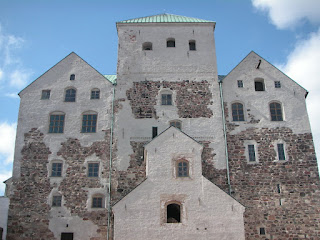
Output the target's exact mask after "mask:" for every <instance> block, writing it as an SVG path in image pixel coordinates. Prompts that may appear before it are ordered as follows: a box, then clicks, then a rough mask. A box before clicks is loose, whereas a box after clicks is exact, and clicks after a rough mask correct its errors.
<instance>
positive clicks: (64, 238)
mask: <svg viewBox="0 0 320 240" xmlns="http://www.w3.org/2000/svg"><path fill="white" fill-rule="evenodd" d="M61 240H73V233H61Z"/></svg>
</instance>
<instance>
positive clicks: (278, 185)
mask: <svg viewBox="0 0 320 240" xmlns="http://www.w3.org/2000/svg"><path fill="white" fill-rule="evenodd" d="M277 191H278V193H281V186H280V184H277Z"/></svg>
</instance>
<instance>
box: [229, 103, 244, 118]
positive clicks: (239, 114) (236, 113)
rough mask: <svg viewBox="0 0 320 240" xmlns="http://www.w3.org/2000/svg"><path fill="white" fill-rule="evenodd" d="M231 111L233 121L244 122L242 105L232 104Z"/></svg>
mask: <svg viewBox="0 0 320 240" xmlns="http://www.w3.org/2000/svg"><path fill="white" fill-rule="evenodd" d="M231 109H232V120H233V121H244V113H243V105H242V104H241V103H233V104H232V105H231Z"/></svg>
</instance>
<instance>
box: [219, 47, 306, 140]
mask: <svg viewBox="0 0 320 240" xmlns="http://www.w3.org/2000/svg"><path fill="white" fill-rule="evenodd" d="M259 60H261V64H260V66H259V68H258V69H257V68H256V66H257V64H258V62H259ZM255 78H263V79H264V83H265V91H255V88H254V79H255ZM237 80H242V81H243V88H238V86H237ZM274 81H280V82H281V88H275V87H274ZM305 94H306V90H305V89H303V88H302V87H301V86H299V85H298V84H297V83H295V82H294V81H293V80H291V79H290V78H289V77H287V76H286V75H285V74H284V73H282V72H281V71H280V70H278V69H277V68H276V67H274V66H273V65H271V64H270V63H268V62H267V61H266V60H264V59H263V58H261V57H260V56H259V55H257V54H256V53H254V52H251V53H250V54H249V55H248V56H247V57H246V58H245V59H244V60H243V61H242V62H241V63H240V64H239V65H238V66H236V67H235V68H234V69H233V70H232V71H231V72H230V73H229V74H228V75H227V76H226V77H225V78H224V79H223V95H224V102H227V106H228V111H229V121H230V122H233V121H232V113H231V104H232V103H233V102H237V101H238V102H241V103H242V104H244V109H245V120H246V121H245V122H234V123H235V124H237V125H239V126H238V127H236V128H235V130H233V131H232V132H231V134H237V133H239V132H240V131H243V130H245V129H248V128H250V127H255V128H277V127H288V128H290V129H292V130H293V133H295V134H300V133H309V132H311V130H310V124H309V118H308V113H307V109H306V103H305ZM271 101H278V102H281V104H282V109H283V118H284V120H283V121H271V117H270V110H269V103H270V102H271ZM248 109H250V111H248ZM248 113H250V114H252V115H254V116H255V119H260V122H259V123H255V124H251V123H249V121H250V118H249V116H248Z"/></svg>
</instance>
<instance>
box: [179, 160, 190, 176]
mask: <svg viewBox="0 0 320 240" xmlns="http://www.w3.org/2000/svg"><path fill="white" fill-rule="evenodd" d="M177 177H189V162H188V161H185V160H182V161H178V162H177Z"/></svg>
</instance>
